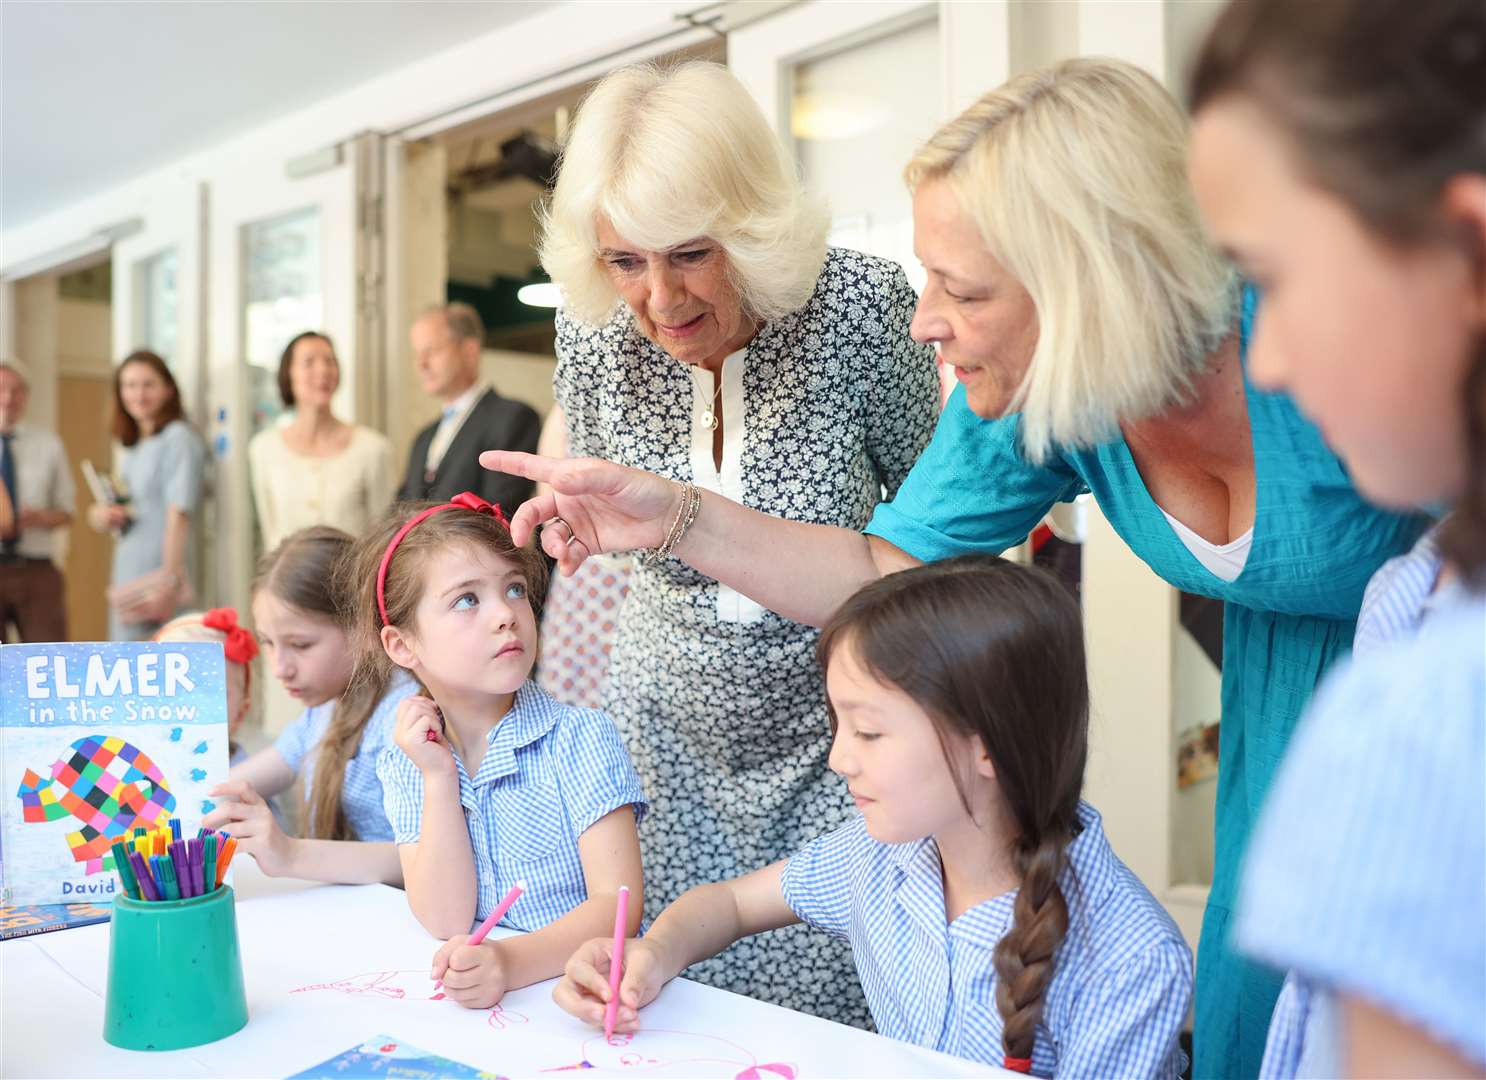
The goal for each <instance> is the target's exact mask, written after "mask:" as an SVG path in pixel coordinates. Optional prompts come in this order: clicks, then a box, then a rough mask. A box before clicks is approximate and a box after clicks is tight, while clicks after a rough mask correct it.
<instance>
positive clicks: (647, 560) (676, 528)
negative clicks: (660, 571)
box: [640, 484, 702, 566]
mask: <svg viewBox="0 0 1486 1080" xmlns="http://www.w3.org/2000/svg"><path fill="white" fill-rule="evenodd" d="M701 508H702V495H701V492H699V491H698V490H697V486H696V485H695V484H687V485H686V487H685V488H684V489H683V490H682V492H681V505H680V506H678V507H677V508H676V516H675V517H674V518H672V519H671V527H670V528H669V529H667V530H666V538H665V539H664V540H663V541H661V545H660V547H658V548H654V549H651V550H648V551H645V552H644V553H643V554H642V555H641V556H640V565H641V566H654V565H655V564H656V563H658V562H661V561H662V560H663V559H668V558H670V556H671V552H673V551H675V550H676V545H677V544H679V543H680V542H681V538H682V537H683V536H685V535H686V531H687V530H688V529H690V528H691V526H692V523H693V522H695V521H696V519H697V513H698V512H699V511H700V510H701Z"/></svg>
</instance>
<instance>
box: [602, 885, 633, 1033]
mask: <svg viewBox="0 0 1486 1080" xmlns="http://www.w3.org/2000/svg"><path fill="white" fill-rule="evenodd" d="M628 930H629V886H628V885H621V886H619V901H618V903H616V904H615V905H614V949H613V951H611V952H610V953H609V1004H608V1005H606V1006H604V1042H606V1043H607V1042H608V1041H609V1040H610V1039H612V1038H613V1037H614V1018H615V1016H616V1015H617V1014H618V1012H619V980H620V979H621V978H622V977H623V975H624V939H625V938H626V937H628V936H629V935H628V933H627V931H628Z"/></svg>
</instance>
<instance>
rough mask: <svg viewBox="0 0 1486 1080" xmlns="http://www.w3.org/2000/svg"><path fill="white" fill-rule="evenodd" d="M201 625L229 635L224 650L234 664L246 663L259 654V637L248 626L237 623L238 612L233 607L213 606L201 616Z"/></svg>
mask: <svg viewBox="0 0 1486 1080" xmlns="http://www.w3.org/2000/svg"><path fill="white" fill-rule="evenodd" d="M201 625H202V626H205V627H207V628H208V629H211V630H220V631H222V633H224V634H226V635H227V642H226V644H225V645H223V646H222V652H223V653H224V654H225V655H226V657H227V659H229V660H231V661H232V662H233V663H234V664H246V663H248V661H250V660H252V659H253V658H254V657H255V656H257V655H258V639H257V638H255V637H254V636H253V634H252V632H251V631H250V630H248V628H247V627H244V626H239V625H238V624H237V612H236V611H235V610H233V609H232V608H230V607H219V608H212V609H211V610H210V611H208V612H207V613H206V614H205V615H203V616H202V617H201Z"/></svg>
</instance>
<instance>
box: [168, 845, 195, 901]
mask: <svg viewBox="0 0 1486 1080" xmlns="http://www.w3.org/2000/svg"><path fill="white" fill-rule="evenodd" d="M167 850H168V851H169V852H170V862H171V865H172V867H173V868H174V869H175V880H176V885H177V886H178V887H179V888H180V890H181V899H182V900H184V899H186V898H187V897H188V896H190V895H191V863H190V856H189V855H187V854H186V845H185V842H184V841H181V840H172V841H171V842H170V845H169V847H168V848H167Z"/></svg>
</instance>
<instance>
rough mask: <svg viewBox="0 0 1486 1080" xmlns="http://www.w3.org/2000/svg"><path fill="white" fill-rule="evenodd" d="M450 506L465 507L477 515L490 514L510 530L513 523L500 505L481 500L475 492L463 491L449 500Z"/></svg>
mask: <svg viewBox="0 0 1486 1080" xmlns="http://www.w3.org/2000/svg"><path fill="white" fill-rule="evenodd" d="M449 505H450V506H459V507H463V508H464V509H466V510H473V511H474V512H475V513H477V514H489V515H490V516H491V517H493V518H495V520H496V521H499V522H500V523H501V524H502V525H504V526H505V527H506V528H508V529H509V528H510V527H511V523H510V522H509V521H507V520H506V515H505V513H504V512H503V511H502V510H501V508H500V503H492V502H486V501H485V500H484V499H482V498H480V496H478V495H476V494H475V493H474V492H473V491H461V492H460V493H459V494H458V495H456V496H454V497H453V498H452V499H450V500H449Z"/></svg>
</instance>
